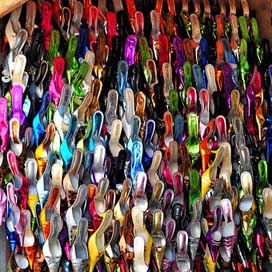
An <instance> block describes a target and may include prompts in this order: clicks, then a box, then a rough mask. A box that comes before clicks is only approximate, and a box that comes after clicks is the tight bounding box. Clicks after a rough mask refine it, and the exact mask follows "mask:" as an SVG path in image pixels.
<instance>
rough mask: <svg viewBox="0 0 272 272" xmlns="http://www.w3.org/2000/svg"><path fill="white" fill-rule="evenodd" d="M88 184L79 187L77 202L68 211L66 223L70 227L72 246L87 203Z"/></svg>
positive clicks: (69, 233)
mask: <svg viewBox="0 0 272 272" xmlns="http://www.w3.org/2000/svg"><path fill="white" fill-rule="evenodd" d="M87 193H88V192H87V185H85V184H82V185H80V187H79V188H78V192H77V197H76V199H75V202H74V203H73V205H72V206H70V208H69V209H68V210H67V212H66V215H65V217H66V223H67V227H68V235H69V242H70V246H72V244H73V241H74V240H75V236H76V229H77V226H78V224H79V222H80V220H81V217H82V208H81V207H82V205H83V204H84V203H85V201H86V199H87Z"/></svg>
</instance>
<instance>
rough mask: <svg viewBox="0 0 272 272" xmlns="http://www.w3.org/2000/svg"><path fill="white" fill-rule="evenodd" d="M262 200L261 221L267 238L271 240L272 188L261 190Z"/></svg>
mask: <svg viewBox="0 0 272 272" xmlns="http://www.w3.org/2000/svg"><path fill="white" fill-rule="evenodd" d="M262 195H263V201H264V207H263V220H264V221H263V223H264V227H265V231H266V233H267V235H268V238H269V240H270V241H272V220H271V219H272V212H271V211H272V210H271V208H272V201H271V200H272V189H271V188H265V189H264V190H263V194H262Z"/></svg>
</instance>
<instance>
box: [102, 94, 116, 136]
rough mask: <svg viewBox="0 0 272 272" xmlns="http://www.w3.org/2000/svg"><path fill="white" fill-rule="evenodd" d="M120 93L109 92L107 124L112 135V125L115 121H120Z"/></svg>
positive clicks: (106, 113)
mask: <svg viewBox="0 0 272 272" xmlns="http://www.w3.org/2000/svg"><path fill="white" fill-rule="evenodd" d="M118 100H119V97H118V92H117V91H116V90H113V89H111V90H109V92H108V96H107V105H106V111H105V114H104V115H105V123H106V125H107V131H108V132H109V133H111V125H112V123H113V121H114V120H116V119H118V115H117V107H118Z"/></svg>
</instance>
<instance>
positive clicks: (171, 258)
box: [162, 219, 176, 272]
mask: <svg viewBox="0 0 272 272" xmlns="http://www.w3.org/2000/svg"><path fill="white" fill-rule="evenodd" d="M175 229H176V222H175V220H174V219H169V220H167V221H166V226H165V237H166V247H165V254H164V259H163V266H162V267H163V271H168V272H169V271H171V269H172V268H173V267H174V264H175V258H176V252H175V249H174V246H173V243H172V240H173V236H174V234H175Z"/></svg>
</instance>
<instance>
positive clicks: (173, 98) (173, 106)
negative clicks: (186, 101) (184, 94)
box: [169, 89, 179, 116]
mask: <svg viewBox="0 0 272 272" xmlns="http://www.w3.org/2000/svg"><path fill="white" fill-rule="evenodd" d="M178 105H179V95H178V92H177V91H176V90H175V89H172V90H170V96H169V110H170V112H171V114H172V116H176V114H177V113H178Z"/></svg>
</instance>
